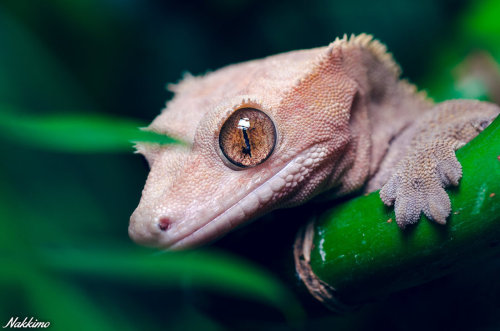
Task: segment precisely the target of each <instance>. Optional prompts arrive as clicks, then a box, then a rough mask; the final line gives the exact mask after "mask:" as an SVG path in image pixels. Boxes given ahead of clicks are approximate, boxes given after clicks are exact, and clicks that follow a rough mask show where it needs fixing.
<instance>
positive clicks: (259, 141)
mask: <svg viewBox="0 0 500 331" xmlns="http://www.w3.org/2000/svg"><path fill="white" fill-rule="evenodd" d="M275 144H276V128H275V127H274V124H273V121H272V120H271V119H270V118H269V116H267V115H266V114H264V112H262V111H260V110H258V109H254V108H242V109H238V110H237V111H235V112H234V113H233V114H232V115H231V116H230V117H229V118H228V119H227V120H226V122H225V123H224V125H223V126H222V129H221V130H220V133H219V147H220V149H221V151H222V154H224V156H225V157H226V158H227V159H228V161H229V162H231V163H232V164H233V165H236V166H238V167H241V168H249V167H253V166H256V165H258V164H261V163H262V162H264V161H265V160H266V159H267V158H268V157H269V156H270V155H271V153H272V152H273V149H274V145H275Z"/></svg>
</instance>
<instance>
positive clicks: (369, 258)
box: [294, 118, 500, 311]
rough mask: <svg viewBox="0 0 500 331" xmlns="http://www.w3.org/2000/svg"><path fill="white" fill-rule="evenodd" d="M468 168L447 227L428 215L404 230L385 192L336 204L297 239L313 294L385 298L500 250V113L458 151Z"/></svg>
mask: <svg viewBox="0 0 500 331" xmlns="http://www.w3.org/2000/svg"><path fill="white" fill-rule="evenodd" d="M457 157H458V160H459V161H460V163H461V164H462V167H463V178H462V179H461V181H460V184H459V187H458V188H451V189H449V190H448V192H449V195H450V199H451V205H452V212H451V215H450V217H449V218H448V221H447V224H446V225H444V226H443V225H439V224H436V223H433V222H431V221H429V220H428V219H426V218H425V216H422V218H421V220H420V222H418V224H417V225H416V226H413V227H410V228H407V229H405V230H401V229H399V227H398V226H397V224H396V222H395V215H394V211H393V209H392V208H388V207H386V206H384V205H383V203H382V201H381V200H380V197H379V194H378V192H373V193H371V194H369V195H368V196H362V197H358V198H355V199H352V200H349V201H347V202H345V203H342V204H340V205H337V206H335V207H333V208H331V209H329V210H327V211H325V212H323V213H322V214H321V215H320V216H319V217H317V218H315V219H313V220H311V221H310V223H309V224H308V225H307V226H306V228H305V229H303V230H302V231H301V232H300V233H299V234H298V236H297V240H296V242H295V249H294V255H295V265H296V269H297V271H298V273H299V275H300V277H301V279H302V281H303V282H304V284H305V285H306V287H307V288H308V289H309V291H310V292H311V294H312V295H313V296H314V297H315V298H316V299H318V300H320V301H322V302H323V303H325V305H327V306H328V307H329V308H331V309H332V310H335V311H345V310H348V309H349V308H350V307H351V306H352V305H356V304H359V303H363V302H366V301H370V300H374V299H377V298H378V297H381V296H386V295H388V294H390V293H392V292H395V291H398V290H401V289H404V288H408V287H412V286H416V285H418V284H422V283H425V282H428V281H430V280H432V279H435V278H438V277H441V276H443V275H445V274H448V273H451V272H454V271H457V270H459V269H460V268H462V267H463V266H464V265H469V264H472V263H474V262H477V261H480V260H484V259H487V258H488V257H492V256H495V255H499V254H500V223H499V221H500V200H499V199H500V118H497V119H496V120H495V121H494V122H493V123H492V124H491V125H490V126H489V127H488V128H487V129H486V130H484V131H483V132H482V133H481V134H480V135H479V136H477V137H476V138H475V139H474V140H472V141H471V142H470V143H469V144H467V145H466V146H464V147H463V148H461V149H460V150H458V151H457Z"/></svg>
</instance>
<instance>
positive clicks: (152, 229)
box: [128, 208, 170, 246]
mask: <svg viewBox="0 0 500 331" xmlns="http://www.w3.org/2000/svg"><path fill="white" fill-rule="evenodd" d="M169 228H170V222H169V220H168V219H166V218H162V219H160V222H158V223H157V222H152V219H151V215H149V214H148V213H145V212H143V210H141V209H139V208H137V209H136V210H135V211H134V213H133V214H132V216H130V224H129V227H128V234H129V236H130V238H131V239H132V240H133V241H135V242H136V243H138V244H141V245H146V246H156V245H157V242H158V239H159V237H160V236H161V235H162V232H163V231H166V230H168V229H169Z"/></svg>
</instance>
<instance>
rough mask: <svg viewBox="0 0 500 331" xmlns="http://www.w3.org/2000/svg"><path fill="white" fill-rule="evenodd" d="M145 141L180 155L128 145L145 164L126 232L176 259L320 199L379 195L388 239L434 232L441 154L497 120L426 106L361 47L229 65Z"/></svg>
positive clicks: (478, 107) (478, 105) (451, 176)
mask: <svg viewBox="0 0 500 331" xmlns="http://www.w3.org/2000/svg"><path fill="white" fill-rule="evenodd" d="M171 89H172V90H173V91H174V92H175V96H174V98H173V99H172V100H171V101H170V102H168V104H167V107H166V109H165V110H164V111H163V112H162V113H161V114H160V115H159V116H158V117H157V118H156V119H155V120H154V121H153V122H152V123H151V125H150V126H149V127H148V130H152V131H155V132H159V133H162V134H168V135H171V136H174V137H176V138H180V139H182V140H184V141H186V142H188V143H190V144H189V145H170V146H159V145H154V144H153V145H152V144H138V145H137V150H138V152H139V153H141V154H143V155H144V156H145V157H146V159H147V160H148V163H149V165H150V168H151V171H150V174H149V176H148V179H147V182H146V185H145V188H144V190H143V194H142V198H141V201H140V203H139V206H138V207H137V209H136V210H135V211H134V213H133V215H132V216H131V219H130V226H129V234H130V236H131V238H132V239H133V240H135V241H136V242H138V243H141V244H144V245H149V246H157V247H161V248H170V249H181V248H189V247H193V246H198V245H201V244H204V243H207V242H210V241H212V240H214V239H216V238H218V237H220V236H222V235H224V234H226V233H227V232H229V231H231V230H232V229H234V228H236V227H238V226H240V225H242V224H244V223H246V222H248V221H250V220H252V219H255V218H257V217H259V216H261V215H263V214H265V213H267V212H269V211H272V210H274V209H277V208H283V207H291V206H296V205H299V204H302V203H305V202H306V201H308V200H310V199H311V198H314V197H316V196H318V195H320V194H324V195H328V196H329V197H331V198H336V197H340V196H343V195H345V194H348V193H351V192H354V191H361V190H364V191H365V192H371V191H374V190H377V189H381V192H380V196H381V198H382V200H383V201H384V203H385V204H387V205H394V208H395V211H396V221H397V223H398V224H399V225H400V227H401V228H404V227H405V226H407V225H408V224H412V223H415V222H417V221H418V219H419V217H420V214H421V213H422V212H423V213H425V214H426V215H427V216H428V217H429V218H430V219H432V220H434V221H436V222H438V223H445V222H446V217H447V216H448V215H449V213H450V210H451V209H450V201H449V198H448V196H447V194H446V192H445V191H444V187H446V186H448V185H458V181H459V179H460V177H461V166H460V164H459V163H458V161H457V160H456V158H455V153H454V152H455V150H456V149H458V148H459V147H461V146H463V145H464V144H465V143H466V142H467V141H469V140H470V139H472V138H473V137H475V136H476V135H477V134H478V133H479V132H480V131H481V130H483V129H484V128H485V127H486V126H487V125H489V123H491V121H492V120H493V119H494V118H495V117H496V116H497V115H498V113H499V108H498V107H497V106H495V105H493V104H489V103H485V102H478V101H471V100H453V101H448V102H443V103H440V104H434V103H433V102H432V101H430V100H429V99H428V98H426V96H425V94H423V93H419V92H417V90H416V88H415V87H414V86H413V85H411V84H410V83H408V82H407V81H405V80H401V79H400V69H399V66H398V65H397V64H396V63H395V61H394V60H393V59H392V56H391V55H390V54H389V53H387V51H386V49H385V46H383V45H382V44H381V43H379V42H378V41H376V40H373V39H372V37H371V36H369V35H365V34H362V35H359V36H352V37H351V38H346V37H344V38H342V39H337V40H336V41H335V42H333V43H332V44H330V45H329V46H327V47H321V48H315V49H311V50H302V51H294V52H289V53H284V54H278V55H274V56H270V57H267V58H264V59H260V60H254V61H249V62H245V63H240V64H235V65H231V66H228V67H225V68H222V69H219V70H217V71H215V72H212V73H209V74H207V75H205V76H202V77H192V76H187V77H185V78H184V80H182V81H181V82H180V83H179V84H177V85H175V86H173V87H172V88H171Z"/></svg>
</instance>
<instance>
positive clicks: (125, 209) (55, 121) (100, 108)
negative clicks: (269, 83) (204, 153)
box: [0, 0, 500, 330]
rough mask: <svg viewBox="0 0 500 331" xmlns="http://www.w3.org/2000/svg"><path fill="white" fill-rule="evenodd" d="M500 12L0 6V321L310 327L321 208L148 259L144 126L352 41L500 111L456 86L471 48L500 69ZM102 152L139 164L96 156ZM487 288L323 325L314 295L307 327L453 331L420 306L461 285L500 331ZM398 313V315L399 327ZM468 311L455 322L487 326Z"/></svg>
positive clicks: (439, 4) (219, 0)
mask: <svg viewBox="0 0 500 331" xmlns="http://www.w3.org/2000/svg"><path fill="white" fill-rule="evenodd" d="M499 7H500V6H499V4H498V1H494V0H481V1H474V2H472V1H470V2H468V1H432V0H423V1H397V0H389V1H384V2H383V3H380V2H373V1H367V0H358V1H346V0H344V1H327V0H315V1H309V2H303V1H298V0H294V1H284V0H277V1H270V2H253V1H249V0H238V1H227V0H210V1H191V2H181V1H178V2H176V1H166V2H165V1H160V0H148V1H139V0H123V1H117V0H100V1H97V0H86V1H77V0H75V1H65V0H51V1H41V0H33V1H24V0H21V1H19V0H4V1H2V2H0V131H1V132H0V139H1V144H0V154H1V155H2V159H1V160H2V161H1V162H0V193H1V199H0V263H1V264H0V265H1V273H0V323H1V324H2V325H5V324H6V323H7V321H8V320H9V319H10V317H11V316H19V317H21V319H22V318H23V317H24V316H28V317H29V316H34V317H36V318H38V319H39V320H42V321H44V320H48V321H50V322H51V327H53V328H54V329H56V330H68V329H71V330H72V329H82V330H87V329H93V330H101V329H102V330H114V329H129V330H138V329H140V330H143V329H183V330H185V329H203V330H205V329H208V330H211V329H212V330H215V329H221V328H238V329H240V328H241V329H255V328H259V329H262V328H264V329H266V328H282V329H286V328H288V327H290V325H300V324H294V323H300V322H301V321H300V320H301V317H302V316H303V315H302V308H301V307H300V305H299V304H298V303H297V299H296V297H297V296H300V295H301V292H300V290H298V289H297V288H296V287H297V282H296V279H295V278H294V274H293V272H294V271H293V265H291V249H290V244H291V242H293V239H294V234H295V230H296V228H297V226H299V225H300V224H301V223H303V222H304V221H305V217H306V216H307V215H308V213H309V212H310V211H311V208H313V207H307V206H306V207H304V208H303V209H298V210H295V211H293V212H287V211H283V212H278V213H273V214H272V215H270V216H268V217H267V218H266V219H264V220H260V221H259V222H256V224H255V225H252V226H251V227H248V229H243V230H240V231H238V232H236V233H234V234H232V235H230V236H228V238H226V239H224V240H222V241H220V242H219V243H217V244H216V246H217V247H218V250H207V251H205V250H201V251H197V252H192V253H183V254H170V253H169V254H160V253H157V252H154V251H150V250H145V249H142V248H139V247H136V246H135V245H134V244H133V243H131V242H130V240H129V239H128V236H127V225H128V217H129V215H130V214H131V212H132V211H133V209H134V208H135V206H136V205H137V202H138V200H139V197H140V192H141V189H142V186H143V184H144V180H145V178H146V176H147V171H148V169H147V167H146V166H145V165H144V164H143V163H142V162H143V161H142V160H141V158H140V157H138V156H135V155H133V154H132V153H131V152H132V151H133V150H132V148H131V147H130V146H131V144H130V143H129V140H135V139H141V140H143V139H146V140H149V139H153V140H154V141H156V140H155V139H157V137H151V136H148V137H146V138H145V137H144V136H141V137H139V138H138V137H137V136H135V135H136V134H137V132H139V131H138V130H134V129H133V128H134V127H136V126H143V125H144V123H147V122H148V121H150V120H151V119H152V118H153V117H154V116H155V115H156V114H158V113H159V111H160V109H161V108H162V107H163V105H164V102H165V101H166V100H167V99H168V98H170V97H171V95H170V94H169V93H168V92H167V91H166V90H165V84H167V83H169V82H175V81H177V80H178V79H179V78H180V77H181V74H182V73H183V72H184V71H186V70H189V71H190V72H192V73H193V74H202V73H204V72H206V70H209V69H212V70H213V69H216V68H218V67H220V66H223V65H225V64H229V63H233V62H238V61H244V60H250V59H252V58H256V57H262V56H266V55H269V54H273V53H277V52H283V51H288V50H292V49H299V48H310V47H315V46H321V45H326V44H328V43H329V42H331V41H332V40H333V39H334V38H335V37H336V36H339V35H342V34H343V33H348V34H350V33H360V32H368V33H372V34H374V35H375V36H376V38H378V39H380V40H381V41H383V42H384V43H386V44H387V45H388V48H389V50H391V51H392V52H393V53H394V55H395V58H396V59H397V60H398V62H399V63H400V64H401V65H402V67H403V72H404V76H406V77H407V78H409V79H410V80H412V81H414V82H416V83H417V84H418V85H419V86H420V87H422V88H426V89H428V92H429V94H430V95H431V96H433V97H435V98H436V100H442V99H446V98H450V97H464V96H467V97H478V98H488V97H489V93H490V91H489V90H488V89H486V88H481V87H480V86H481V82H480V81H479V82H478V83H477V84H462V85H460V84H457V81H458V80H459V78H457V77H456V76H453V75H454V73H455V72H456V70H455V68H456V67H457V66H459V64H460V63H462V62H463V60H464V59H465V58H466V57H467V56H468V55H469V54H470V53H471V52H472V51H474V50H484V51H487V52H489V54H491V55H492V56H493V58H495V59H497V62H498V59H499V58H500V43H499V36H500V20H498V19H497V17H499V15H500V8H499ZM476 81H477V80H476ZM478 86H479V88H478ZM84 110H89V111H84ZM127 118H134V120H127ZM103 151H105V152H111V151H113V152H117V151H121V152H123V151H126V153H122V154H118V153H105V154H103V153H97V152H103ZM67 152H71V153H67ZM82 152H85V153H83V154H82ZM301 217H303V218H302V219H301ZM283 218H285V219H286V222H287V225H286V226H284V225H283ZM276 234H279V238H276ZM229 250H231V251H232V252H233V253H232V254H231V255H229V253H228V252H227V251H229ZM223 252H224V253H223ZM249 260H252V261H254V262H253V263H251V264H250V263H249V262H245V261H249ZM257 264H258V265H260V267H257V266H256V265H257ZM490 268H492V269H491V270H490V273H489V274H495V272H498V270H499V269H498V267H497V268H496V269H495V264H492V266H490ZM487 275H488V272H486V271H485V272H484V273H483V281H482V283H483V284H484V286H486V287H485V288H488V291H487V292H486V291H485V290H484V289H483V290H482V291H481V289H479V291H478V289H476V288H475V289H474V290H470V291H468V290H467V287H465V288H464V287H463V284H464V283H465V284H467V282H468V280H470V279H471V278H467V277H466V276H464V278H462V279H460V278H459V279H458V280H456V279H455V280H454V281H452V282H451V283H452V285H451V286H449V287H448V292H446V289H445V290H441V292H439V291H438V294H436V295H434V296H432V295H431V294H430V293H432V292H433V291H434V287H433V286H436V285H432V284H431V285H429V287H428V288H427V290H426V289H425V288H424V289H421V291H422V292H415V291H414V292H409V293H410V294H411V295H412V296H413V297H414V299H413V300H412V301H411V302H408V301H405V300H406V299H404V298H403V297H395V298H392V299H390V300H389V301H385V302H383V303H382V304H378V305H372V306H370V307H368V308H365V309H364V310H362V311H360V312H356V313H353V314H350V315H348V316H342V317H338V316H329V315H327V314H325V312H324V311H323V310H322V308H321V307H319V306H317V305H315V303H310V302H307V300H306V299H304V298H305V297H307V295H306V296H304V297H303V300H302V301H303V302H304V304H305V306H306V307H305V308H306V309H307V310H308V312H309V318H308V319H307V320H306V321H305V323H306V326H307V327H310V328H335V327H337V328H348V329H351V330H352V329H362V328H367V327H373V325H378V324H379V323H382V324H380V325H384V327H385V328H386V329H415V330H416V329H418V328H419V327H421V326H422V325H425V326H426V328H429V325H435V326H436V328H439V325H447V326H448V327H449V326H450V325H455V324H453V323H452V324H450V322H449V321H448V320H446V317H447V316H446V314H447V313H448V314H449V313H450V311H449V310H448V311H446V310H444V313H442V314H438V313H431V314H426V315H425V316H427V317H425V318H424V317H422V315H419V322H414V321H415V316H417V314H418V313H421V312H422V310H419V307H421V306H425V307H431V308H436V311H437V310H438V308H441V311H443V309H442V307H438V306H437V304H439V303H443V301H440V299H438V297H437V296H445V295H446V294H449V293H454V291H456V290H457V288H461V289H462V290H461V293H462V295H463V294H464V293H465V294H467V293H469V292H470V293H469V295H468V296H467V295H466V296H465V298H464V299H463V302H472V303H471V304H474V306H475V307H476V310H473V311H472V312H471V310H470V307H471V306H467V305H466V306H464V307H462V308H459V309H458V310H459V311H460V309H463V310H464V311H467V313H468V314H469V316H472V317H474V318H473V319H475V320H481V323H482V324H483V325H487V326H490V327H498V326H499V325H498V321H495V319H494V318H492V317H491V316H492V315H493V312H497V310H498V309H497V310H494V309H495V307H498V306H500V305H499V304H498V299H495V297H493V296H492V295H490V296H489V297H488V295H486V297H487V299H485V301H480V302H479V303H478V302H475V300H477V298H478V296H477V294H471V293H479V294H481V295H482V294H484V293H485V292H486V293H500V289H499V288H498V285H494V284H496V281H495V282H494V283H493V281H489V280H490V278H491V279H495V278H493V277H490V278H488V276H487ZM434 284H435V283H434ZM453 284H455V285H453ZM438 285H439V287H442V286H441V285H443V283H438ZM444 287H445V288H446V286H444ZM291 290H293V292H292V291H291ZM495 290H496V292H495ZM443 291H445V292H443ZM292 293H294V294H292ZM421 293H423V294H421ZM406 294H408V292H407V293H406ZM428 296H430V297H428ZM495 300H496V301H495ZM447 303H449V302H447V301H444V303H443V305H445V306H446V304H447ZM387 307H390V308H391V309H393V310H395V311H396V312H398V313H397V314H390V315H388V312H387ZM455 312H456V311H455ZM457 315H458V316H460V315H461V314H455V320H454V321H455V323H456V325H458V326H462V327H465V326H471V327H473V326H476V324H467V322H464V321H463V320H461V319H460V317H457ZM463 315H464V316H465V315H466V314H463ZM382 319H383V322H382ZM384 323H385V324H384ZM433 323H434V324H433ZM470 323H472V322H470Z"/></svg>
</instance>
